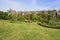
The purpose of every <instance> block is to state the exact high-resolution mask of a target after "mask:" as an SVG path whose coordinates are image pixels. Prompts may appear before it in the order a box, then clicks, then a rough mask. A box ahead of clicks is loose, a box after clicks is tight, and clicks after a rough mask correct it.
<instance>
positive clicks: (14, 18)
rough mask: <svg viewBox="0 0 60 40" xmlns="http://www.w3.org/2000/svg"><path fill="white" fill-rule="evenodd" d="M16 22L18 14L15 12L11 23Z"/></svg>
mask: <svg viewBox="0 0 60 40" xmlns="http://www.w3.org/2000/svg"><path fill="white" fill-rule="evenodd" d="M17 20H18V14H17V13H16V12H15V13H13V14H12V18H11V22H16V21H17Z"/></svg>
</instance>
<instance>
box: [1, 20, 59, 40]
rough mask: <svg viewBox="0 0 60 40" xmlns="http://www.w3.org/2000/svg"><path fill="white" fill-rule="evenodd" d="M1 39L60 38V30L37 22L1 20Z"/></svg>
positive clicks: (43, 39)
mask: <svg viewBox="0 0 60 40" xmlns="http://www.w3.org/2000/svg"><path fill="white" fill-rule="evenodd" d="M0 40H60V30H59V29H51V28H45V27H41V26H39V25H37V23H36V22H32V23H28V22H16V23H10V21H8V20H7V21H6V20H0Z"/></svg>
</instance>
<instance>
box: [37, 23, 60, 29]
mask: <svg viewBox="0 0 60 40" xmlns="http://www.w3.org/2000/svg"><path fill="white" fill-rule="evenodd" d="M37 24H38V25H39V26H42V27H46V28H52V29H60V27H59V26H51V25H44V24H41V23H37Z"/></svg>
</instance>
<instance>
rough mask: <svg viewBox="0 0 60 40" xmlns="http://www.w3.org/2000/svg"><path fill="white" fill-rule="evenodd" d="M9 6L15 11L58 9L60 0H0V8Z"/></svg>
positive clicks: (4, 8)
mask: <svg viewBox="0 0 60 40" xmlns="http://www.w3.org/2000/svg"><path fill="white" fill-rule="evenodd" d="M10 8H12V9H14V10H17V11H21V10H23V11H26V10H29V11H30V10H31V11H32V10H34V11H36V10H48V9H59V8H60V0H0V10H4V11H6V10H8V9H10Z"/></svg>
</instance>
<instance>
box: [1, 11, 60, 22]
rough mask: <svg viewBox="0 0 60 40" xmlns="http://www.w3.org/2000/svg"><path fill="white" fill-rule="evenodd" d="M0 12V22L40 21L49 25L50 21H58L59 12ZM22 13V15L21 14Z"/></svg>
mask: <svg viewBox="0 0 60 40" xmlns="http://www.w3.org/2000/svg"><path fill="white" fill-rule="evenodd" d="M11 12H12V11H11V10H10V11H7V12H3V11H0V19H1V20H12V21H17V20H19V21H40V22H42V23H43V22H46V23H49V22H50V21H51V20H56V19H58V20H60V15H59V12H57V11H56V10H47V11H29V12H28V11H26V12H20V13H18V12H16V11H14V12H12V13H11ZM23 13H24V14H23Z"/></svg>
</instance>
